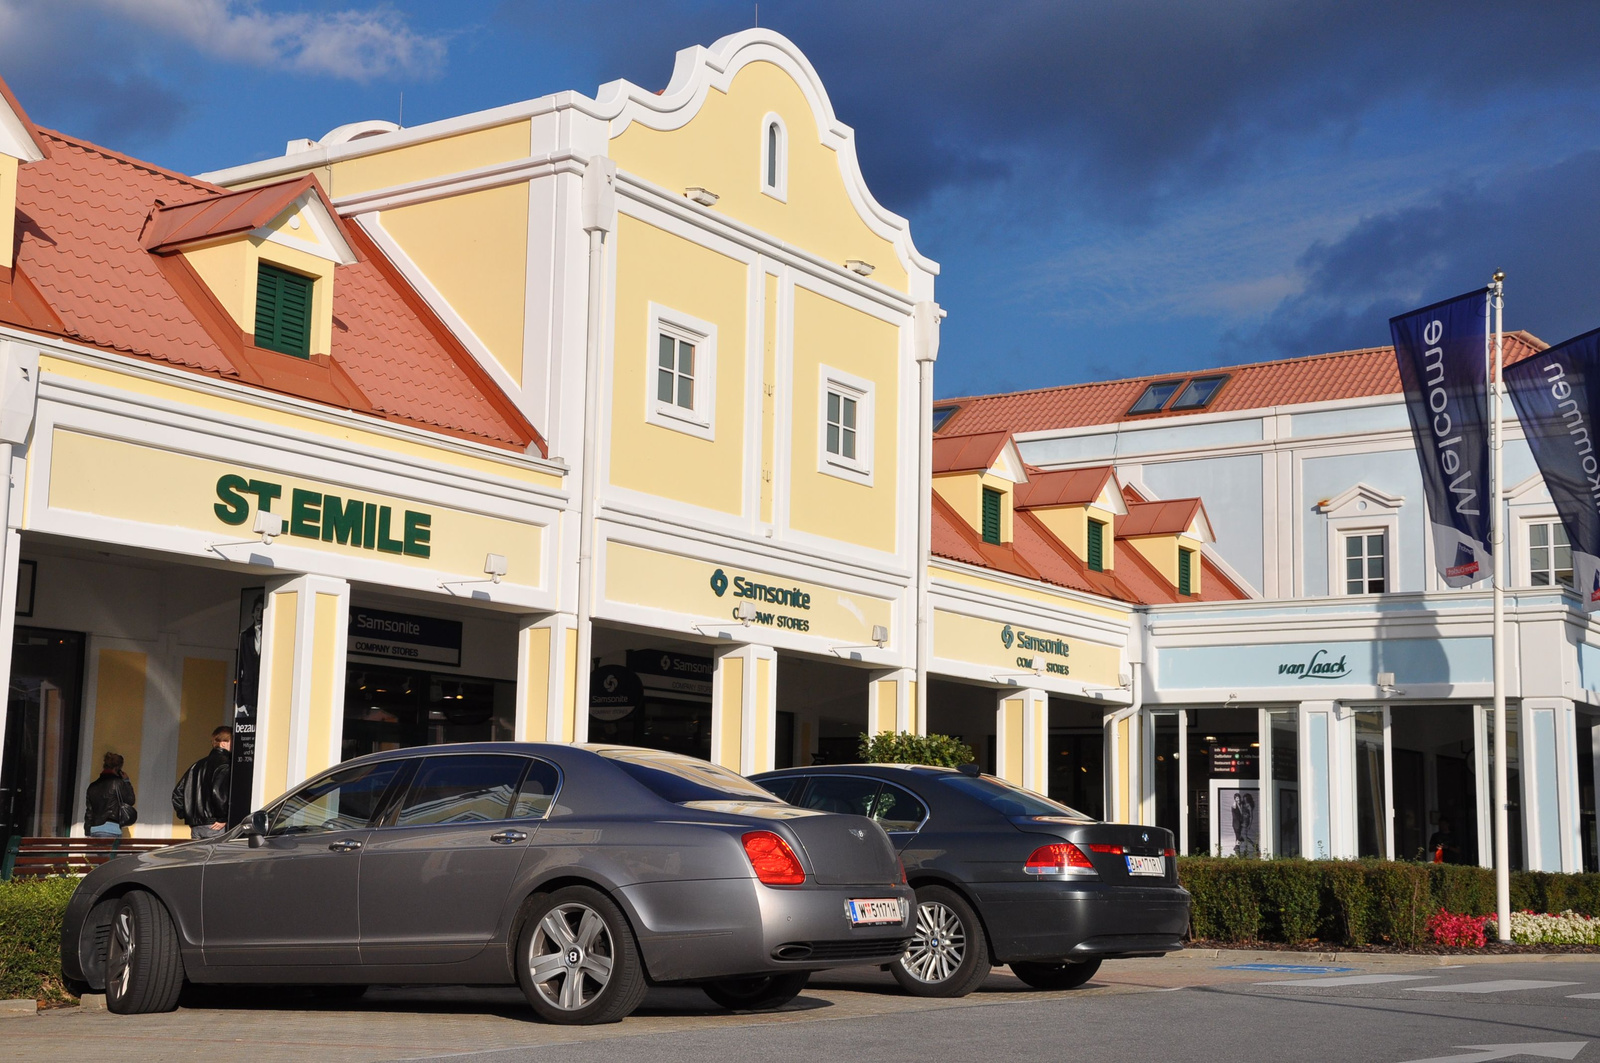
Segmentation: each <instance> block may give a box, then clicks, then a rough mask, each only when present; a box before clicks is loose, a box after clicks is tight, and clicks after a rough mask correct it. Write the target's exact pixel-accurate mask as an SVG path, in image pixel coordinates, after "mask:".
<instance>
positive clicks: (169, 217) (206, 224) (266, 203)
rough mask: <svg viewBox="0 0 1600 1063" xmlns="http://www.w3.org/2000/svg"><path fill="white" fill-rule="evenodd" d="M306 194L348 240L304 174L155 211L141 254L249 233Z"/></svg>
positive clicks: (316, 187)
mask: <svg viewBox="0 0 1600 1063" xmlns="http://www.w3.org/2000/svg"><path fill="white" fill-rule="evenodd" d="M307 191H311V192H315V193H316V196H317V198H318V199H319V200H321V201H322V205H323V207H324V208H325V209H326V210H327V212H328V216H329V217H330V218H332V219H333V223H334V224H335V225H336V226H338V229H339V235H340V236H341V237H343V238H344V239H345V240H346V241H349V239H350V233H349V230H348V229H346V228H345V224H344V222H343V221H342V220H341V219H340V218H339V215H338V214H336V213H335V212H334V209H333V204H331V203H329V202H328V197H327V196H326V195H324V194H323V191H322V185H320V184H319V183H318V182H317V179H316V177H315V176H313V175H311V174H307V175H306V176H304V177H301V178H297V179H294V180H290V181H278V182H276V183H275V184H270V185H262V186H261V187H259V188H247V189H245V190H244V191H241V192H227V193H224V194H222V195H204V196H201V197H200V198H198V199H191V200H188V201H187V202H183V203H169V204H163V205H161V206H158V207H156V209H155V210H153V211H152V212H151V213H150V220H149V221H148V222H146V223H145V227H144V235H143V238H142V240H141V242H142V243H143V245H144V247H145V249H146V250H149V251H164V250H175V249H177V248H179V247H182V246H183V245H184V244H191V243H195V242H197V241H200V240H212V239H215V238H217V237H220V236H231V235H234V234H236V233H248V232H253V231H254V230H256V229H259V228H261V227H262V226H263V225H266V224H267V223H268V222H270V221H272V219H273V218H276V217H277V216H278V215H280V214H282V213H283V212H284V211H285V210H287V209H288V207H289V205H290V204H291V203H293V202H294V201H295V200H296V199H298V198H300V196H301V195H302V194H303V193H305V192H307Z"/></svg>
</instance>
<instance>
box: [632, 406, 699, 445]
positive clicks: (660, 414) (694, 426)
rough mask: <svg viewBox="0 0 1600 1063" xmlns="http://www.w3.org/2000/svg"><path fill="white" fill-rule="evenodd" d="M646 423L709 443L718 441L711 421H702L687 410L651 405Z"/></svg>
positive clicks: (646, 416)
mask: <svg viewBox="0 0 1600 1063" xmlns="http://www.w3.org/2000/svg"><path fill="white" fill-rule="evenodd" d="M645 422H646V423H647V424H653V425H655V426H656V427H657V428H667V429H670V430H672V431H674V432H682V433H683V434H684V435H689V436H694V437H696V438H697V439H704V440H706V441H707V442H714V441H715V440H716V429H715V426H713V425H712V423H711V421H710V420H702V419H700V418H698V417H695V416H694V415H693V414H691V413H689V412H688V411H687V410H680V408H679V407H676V406H668V405H666V404H664V403H661V402H655V403H652V404H651V406H650V409H649V410H648V411H647V412H646V414H645Z"/></svg>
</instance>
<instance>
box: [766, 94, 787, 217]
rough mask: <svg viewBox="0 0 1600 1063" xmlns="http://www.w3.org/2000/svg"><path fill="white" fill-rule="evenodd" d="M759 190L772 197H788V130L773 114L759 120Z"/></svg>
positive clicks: (780, 198) (781, 198) (781, 120)
mask: <svg viewBox="0 0 1600 1063" xmlns="http://www.w3.org/2000/svg"><path fill="white" fill-rule="evenodd" d="M761 191H762V192H763V193H765V194H766V195H769V196H771V197H772V198H773V199H779V200H787V199H788V198H789V132H788V130H787V129H785V128H784V125H783V119H782V118H779V117H778V116H777V115H775V114H768V115H767V116H766V117H765V118H763V119H762V120H761Z"/></svg>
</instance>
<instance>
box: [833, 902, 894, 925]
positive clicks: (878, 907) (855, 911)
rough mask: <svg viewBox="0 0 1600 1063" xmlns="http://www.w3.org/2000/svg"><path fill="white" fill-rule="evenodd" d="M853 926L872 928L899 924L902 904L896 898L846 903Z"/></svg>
mask: <svg viewBox="0 0 1600 1063" xmlns="http://www.w3.org/2000/svg"><path fill="white" fill-rule="evenodd" d="M845 909H846V910H847V911H849V913H850V925H851V926H871V925H873V924H875V923H898V922H899V921H900V902H899V900H897V899H896V898H894V897H889V898H885V899H874V900H864V901H846V902H845Z"/></svg>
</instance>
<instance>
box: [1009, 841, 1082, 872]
mask: <svg viewBox="0 0 1600 1063" xmlns="http://www.w3.org/2000/svg"><path fill="white" fill-rule="evenodd" d="M1022 870H1024V871H1026V872H1027V873H1028V874H1030V875H1082V876H1089V875H1093V874H1094V873H1095V870H1094V865H1093V864H1091V863H1090V862H1089V858H1088V857H1087V856H1084V855H1083V850H1082V849H1079V848H1078V847H1077V846H1076V845H1073V844H1072V843H1071V842H1053V843H1051V844H1050V845H1041V846H1039V848H1037V849H1035V850H1034V851H1033V855H1032V856H1030V857H1028V862H1027V863H1026V864H1024V865H1023V866H1022Z"/></svg>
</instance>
